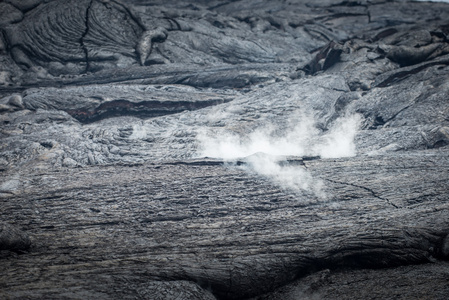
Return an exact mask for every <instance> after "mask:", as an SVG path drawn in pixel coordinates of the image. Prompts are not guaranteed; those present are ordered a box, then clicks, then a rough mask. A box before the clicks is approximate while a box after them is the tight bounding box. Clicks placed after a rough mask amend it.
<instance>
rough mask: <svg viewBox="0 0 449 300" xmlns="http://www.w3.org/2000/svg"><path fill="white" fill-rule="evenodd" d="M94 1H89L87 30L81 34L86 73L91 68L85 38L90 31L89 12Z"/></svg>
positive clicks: (86, 20) (86, 19)
mask: <svg viewBox="0 0 449 300" xmlns="http://www.w3.org/2000/svg"><path fill="white" fill-rule="evenodd" d="M93 1H94V0H92V1H90V2H89V5H88V6H87V8H86V15H85V21H84V22H85V23H84V26H85V30H84V32H83V34H82V35H81V38H80V44H81V48H82V49H83V51H84V55H85V60H86V70H85V71H84V73H87V72H89V70H90V62H89V50H88V49H87V47H86V45H85V44H84V39H85V38H86V36H87V34H88V33H89V14H90V9H91V7H92V4H93Z"/></svg>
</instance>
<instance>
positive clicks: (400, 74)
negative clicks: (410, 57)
mask: <svg viewBox="0 0 449 300" xmlns="http://www.w3.org/2000/svg"><path fill="white" fill-rule="evenodd" d="M437 65H449V61H444V60H442V61H433V62H428V63H423V64H421V65H418V66H414V67H405V68H402V69H401V70H397V71H393V72H392V73H393V74H391V75H387V76H386V75H383V76H382V75H380V76H379V77H381V79H380V80H376V81H378V82H377V83H374V87H388V86H390V85H391V84H393V83H397V82H399V81H401V80H403V79H405V78H407V77H409V76H410V75H413V74H417V73H419V72H421V71H423V70H425V69H427V68H430V67H432V66H437Z"/></svg>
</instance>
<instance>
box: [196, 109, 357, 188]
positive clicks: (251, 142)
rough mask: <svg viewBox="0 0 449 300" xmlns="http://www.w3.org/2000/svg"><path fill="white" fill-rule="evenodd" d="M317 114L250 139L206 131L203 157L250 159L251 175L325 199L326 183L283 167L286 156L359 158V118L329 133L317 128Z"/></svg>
mask: <svg viewBox="0 0 449 300" xmlns="http://www.w3.org/2000/svg"><path fill="white" fill-rule="evenodd" d="M312 115H313V114H305V113H296V114H294V115H291V116H290V117H289V118H288V120H287V121H285V122H282V123H283V124H282V125H276V124H269V125H265V126H261V127H259V128H257V129H256V130H254V131H253V132H252V133H250V134H247V135H239V134H236V133H231V132H229V131H226V130H223V129H215V130H212V129H211V130H209V131H207V130H203V131H201V132H199V134H198V136H197V138H198V140H199V143H200V149H199V150H200V151H199V153H198V154H199V155H200V156H203V157H213V158H221V159H224V160H226V161H233V160H236V159H241V158H246V159H245V161H246V162H247V164H248V166H249V168H250V170H251V171H254V172H256V173H258V174H260V175H262V176H265V177H267V178H270V179H271V180H272V181H273V182H274V183H275V184H277V185H279V186H281V187H283V188H288V189H293V190H306V191H311V192H314V193H315V194H316V195H318V196H323V192H322V183H321V182H320V181H319V180H317V179H314V178H312V176H311V175H310V173H308V172H307V171H306V170H305V168H303V167H301V166H291V165H281V164H279V161H281V160H283V159H284V158H283V156H320V157H323V158H337V157H348V156H354V155H356V148H355V144H354V137H355V135H356V132H357V128H358V126H359V123H360V116H359V115H351V116H345V117H342V118H340V119H337V120H336V121H335V122H334V124H333V126H332V127H331V128H330V129H329V130H328V131H326V132H324V133H323V132H321V131H320V130H319V129H318V128H317V127H316V122H315V120H314V118H313V117H312Z"/></svg>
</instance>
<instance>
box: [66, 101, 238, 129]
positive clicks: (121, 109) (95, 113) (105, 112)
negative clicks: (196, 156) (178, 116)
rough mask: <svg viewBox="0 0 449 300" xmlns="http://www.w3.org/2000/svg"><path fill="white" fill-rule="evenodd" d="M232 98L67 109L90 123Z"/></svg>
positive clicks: (197, 106)
mask: <svg viewBox="0 0 449 300" xmlns="http://www.w3.org/2000/svg"><path fill="white" fill-rule="evenodd" d="M230 101H232V99H210V100H207V101H198V102H191V101H170V102H161V101H141V102H136V103H134V102H130V101H128V100H115V101H110V102H106V103H103V104H101V105H99V106H98V107H96V108H94V109H87V108H86V109H76V110H75V109H74V110H66V112H67V113H68V114H70V115H71V116H72V117H74V118H75V119H77V120H78V121H80V122H81V123H84V124H88V123H92V122H96V121H99V120H102V119H106V118H111V117H120V116H136V117H140V118H151V117H159V116H164V115H169V114H175V113H180V112H182V111H188V110H197V109H201V108H205V107H208V106H212V105H218V104H223V103H226V102H230Z"/></svg>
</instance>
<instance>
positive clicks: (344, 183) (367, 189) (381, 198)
mask: <svg viewBox="0 0 449 300" xmlns="http://www.w3.org/2000/svg"><path fill="white" fill-rule="evenodd" d="M325 180H326V181H329V182H332V183H336V184H342V185H349V186H353V187H356V188H359V189H363V190H365V191H368V192H369V193H370V194H371V195H373V196H374V197H375V198H377V199H380V200H382V201H385V202H387V203H388V204H389V205H391V206H393V207H394V208H399V206H397V205H396V204H394V203H392V202H391V201H390V200H388V199H387V198H384V197H381V196H379V195H378V194H377V193H376V192H375V191H373V190H372V189H370V188H367V187H364V186H361V185H357V184H353V183H349V182H341V181H337V180H333V179H325Z"/></svg>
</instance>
